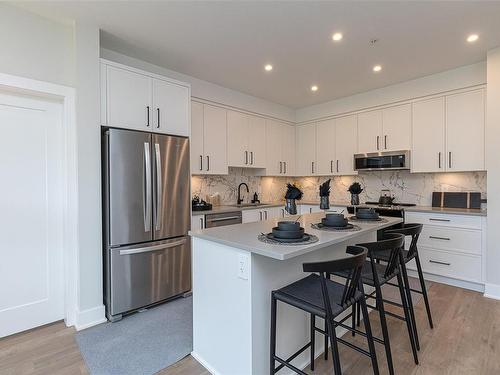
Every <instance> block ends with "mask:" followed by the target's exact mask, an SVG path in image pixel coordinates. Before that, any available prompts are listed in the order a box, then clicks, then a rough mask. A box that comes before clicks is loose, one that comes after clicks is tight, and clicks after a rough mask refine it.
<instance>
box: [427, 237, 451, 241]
mask: <svg viewBox="0 0 500 375" xmlns="http://www.w3.org/2000/svg"><path fill="white" fill-rule="evenodd" d="M429 238H431V239H433V240H443V241H450V239H449V238H448V237H437V236H429Z"/></svg>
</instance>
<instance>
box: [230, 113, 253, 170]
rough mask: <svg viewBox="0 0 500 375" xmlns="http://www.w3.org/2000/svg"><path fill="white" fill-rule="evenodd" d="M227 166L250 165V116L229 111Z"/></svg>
mask: <svg viewBox="0 0 500 375" xmlns="http://www.w3.org/2000/svg"><path fill="white" fill-rule="evenodd" d="M227 164H228V165H230V166H231V167H248V166H249V165H250V150H249V147H248V116H247V115H245V114H243V113H241V112H235V111H227Z"/></svg>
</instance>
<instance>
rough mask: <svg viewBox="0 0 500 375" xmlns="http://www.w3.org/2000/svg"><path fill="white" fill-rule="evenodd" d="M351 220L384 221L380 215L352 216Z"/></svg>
mask: <svg viewBox="0 0 500 375" xmlns="http://www.w3.org/2000/svg"><path fill="white" fill-rule="evenodd" d="M349 220H365V221H382V218H381V217H380V216H371V217H368V216H367V217H359V216H352V217H350V218H349Z"/></svg>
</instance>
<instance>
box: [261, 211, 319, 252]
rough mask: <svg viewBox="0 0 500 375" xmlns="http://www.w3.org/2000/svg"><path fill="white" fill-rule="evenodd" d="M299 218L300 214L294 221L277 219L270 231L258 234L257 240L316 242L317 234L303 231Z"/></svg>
mask: <svg viewBox="0 0 500 375" xmlns="http://www.w3.org/2000/svg"><path fill="white" fill-rule="evenodd" d="M299 219H300V216H299V218H298V219H297V220H295V221H279V222H278V225H277V226H276V227H274V228H273V229H272V232H270V233H267V234H266V233H261V234H260V235H259V236H258V239H259V241H261V242H265V243H269V244H278V245H305V244H311V243H315V242H317V241H318V237H317V236H315V235H314V234H309V233H305V230H304V228H303V227H301V226H300V222H299V221H298V220H299Z"/></svg>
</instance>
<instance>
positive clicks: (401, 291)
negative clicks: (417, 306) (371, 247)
mask: <svg viewBox="0 0 500 375" xmlns="http://www.w3.org/2000/svg"><path fill="white" fill-rule="evenodd" d="M398 285H399V294H400V295H401V302H402V304H403V310H404V313H405V320H406V327H407V328H408V336H409V338H410V344H411V350H412V352H413V360H414V361H415V364H417V365H418V355H417V346H416V344H415V337H414V336H413V327H412V324H411V316H410V312H409V307H408V303H407V301H406V296H405V289H404V286H403V277H402V276H401V273H398Z"/></svg>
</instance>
